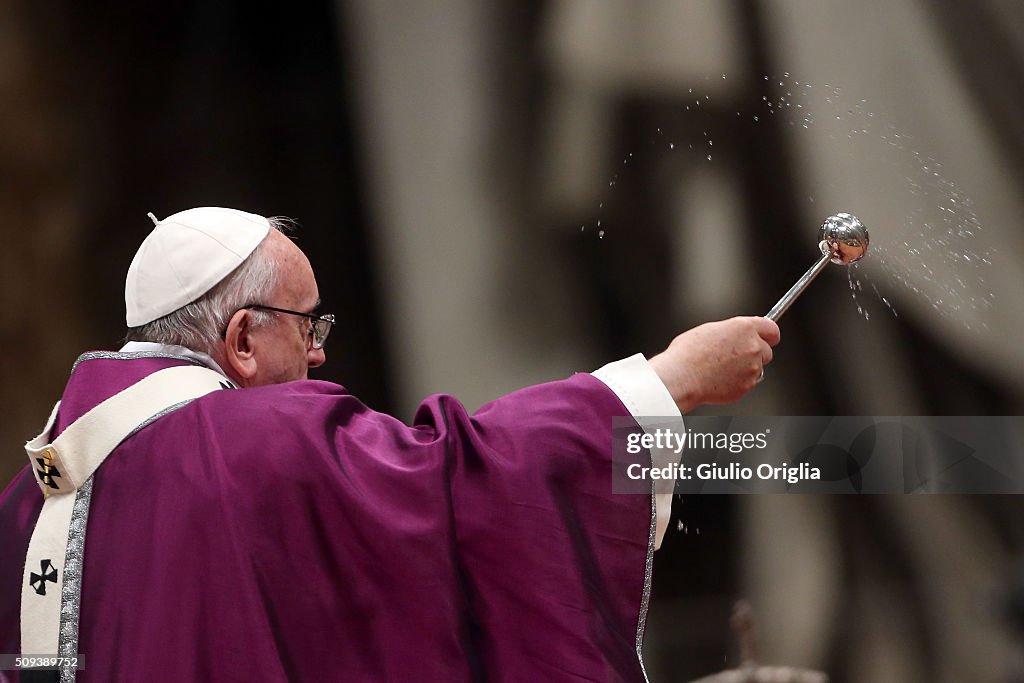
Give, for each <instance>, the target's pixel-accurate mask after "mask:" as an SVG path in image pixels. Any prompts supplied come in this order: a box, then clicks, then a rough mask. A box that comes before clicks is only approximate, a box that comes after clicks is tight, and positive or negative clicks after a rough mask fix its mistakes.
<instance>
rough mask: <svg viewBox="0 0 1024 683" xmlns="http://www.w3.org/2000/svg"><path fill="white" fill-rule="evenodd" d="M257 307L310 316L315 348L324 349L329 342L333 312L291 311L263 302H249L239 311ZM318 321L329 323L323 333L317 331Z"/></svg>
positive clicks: (264, 309)
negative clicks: (320, 313) (319, 313)
mask: <svg viewBox="0 0 1024 683" xmlns="http://www.w3.org/2000/svg"><path fill="white" fill-rule="evenodd" d="M250 308H253V309H256V310H258V311H273V312H274V313H287V314H289V315H297V316H299V317H302V318H308V319H309V322H310V327H309V335H310V336H311V337H312V338H313V348H314V349H322V348H324V344H325V343H327V335H329V334H330V333H331V328H332V327H334V315H332V314H331V313H325V314H323V315H317V314H316V313H303V312H301V311H290V310H288V309H287V308H277V307H275V306H265V305H263V304H249V305H248V306H242V307H241V308H239V309H238V310H239V311H244V310H246V309H250ZM317 323H327V327H326V329H324V331H323V332H322V333H320V332H318V331H317V327H318V325H317Z"/></svg>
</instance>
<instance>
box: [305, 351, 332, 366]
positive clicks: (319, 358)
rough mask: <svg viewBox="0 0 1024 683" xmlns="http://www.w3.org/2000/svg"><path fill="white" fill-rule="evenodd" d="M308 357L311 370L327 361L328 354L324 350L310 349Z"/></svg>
mask: <svg viewBox="0 0 1024 683" xmlns="http://www.w3.org/2000/svg"><path fill="white" fill-rule="evenodd" d="M306 357H307V359H308V362H309V367H311V368H318V367H320V366H321V365H323V364H324V363H325V362H326V361H327V354H326V353H324V350H323V349H310V350H309V353H308V354H306Z"/></svg>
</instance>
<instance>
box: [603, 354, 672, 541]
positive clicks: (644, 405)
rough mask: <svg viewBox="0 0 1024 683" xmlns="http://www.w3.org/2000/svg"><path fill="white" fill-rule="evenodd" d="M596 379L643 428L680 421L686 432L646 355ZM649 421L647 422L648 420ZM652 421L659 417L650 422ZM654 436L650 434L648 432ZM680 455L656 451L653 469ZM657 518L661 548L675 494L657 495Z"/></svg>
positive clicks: (612, 366) (613, 366)
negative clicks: (602, 383)
mask: <svg viewBox="0 0 1024 683" xmlns="http://www.w3.org/2000/svg"><path fill="white" fill-rule="evenodd" d="M591 374H593V375H594V377H596V378H598V379H599V380H601V381H602V382H604V384H605V385H607V387H608V388H609V389H611V390H612V391H613V392H615V395H616V396H618V397H619V400H620V401H622V403H623V405H625V406H626V409H627V410H629V413H630V415H632V416H633V418H634V419H635V420H636V421H637V423H638V424H639V425H640V427H641V428H642V429H643V430H644V431H645V432H648V426H651V427H652V428H653V426H654V425H655V423H657V426H658V427H661V428H664V427H665V426H666V418H668V422H670V423H671V422H672V421H673V420H678V421H679V422H678V424H677V425H671V426H672V427H673V430H674V431H676V433H678V434H682V433H684V430H683V416H682V414H681V413H680V412H679V408H678V407H677V406H676V402H675V401H673V400H672V395H671V394H669V393H668V389H667V388H666V387H665V385H664V383H663V382H662V381H661V378H659V377H658V375H657V373H656V372H654V368H652V367H651V365H650V363H648V362H647V359H646V358H644V356H643V354H640V353H638V354H636V355H634V356H630V357H629V358H624V359H623V360H619V361H615V362H614V363H608V365H605V366H604V367H602V368H600V369H599V370H595V371H594V372H593V373H591ZM645 418H646V419H645ZM649 418H658V419H657V420H650V419H649ZM648 433H650V432H648ZM679 458H680V454H679V453H676V452H675V451H674V450H673V449H671V448H652V449H651V465H652V466H653V467H659V468H661V467H666V466H668V465H669V464H671V463H672V462H679ZM654 507H655V516H656V518H657V524H656V533H655V537H654V548H655V550H657V549H658V548H660V547H661V541H662V539H663V538H665V531H666V530H667V529H668V520H669V517H671V516H672V494H671V493H659V494H657V495H655V496H654Z"/></svg>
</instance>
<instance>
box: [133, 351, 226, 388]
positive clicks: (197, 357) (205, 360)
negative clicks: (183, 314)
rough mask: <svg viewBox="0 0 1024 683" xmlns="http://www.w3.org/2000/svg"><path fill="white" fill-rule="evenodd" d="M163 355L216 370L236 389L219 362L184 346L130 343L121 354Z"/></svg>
mask: <svg viewBox="0 0 1024 683" xmlns="http://www.w3.org/2000/svg"><path fill="white" fill-rule="evenodd" d="M142 352H145V353H161V354H166V355H168V356H180V357H181V358H188V359H189V360H194V361H196V362H197V363H200V364H201V365H205V366H206V367H208V368H210V369H211V370H215V371H217V372H219V373H220V374H222V375H224V377H225V378H226V379H227V380H228V381H229V382H231V384H233V385H234V386H235V387H236V388H237V387H238V385H237V384H235V382H234V380H232V379H231V378H230V377H228V376H227V373H225V372H224V370H222V369H221V367H220V366H219V365H217V361H215V360H214V359H213V358H211V357H210V356H209V355H207V354H205V353H202V352H200V351H193V350H192V349H189V348H186V347H184V346H178V345H177V344H160V343H158V342H144V341H130V342H128V343H127V344H125V345H124V346H122V347H121V353H142Z"/></svg>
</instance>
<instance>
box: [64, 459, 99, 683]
mask: <svg viewBox="0 0 1024 683" xmlns="http://www.w3.org/2000/svg"><path fill="white" fill-rule="evenodd" d="M91 500H92V477H89V479H88V480H87V481H86V482H85V483H84V484H82V486H81V488H79V489H78V492H77V493H76V494H75V504H74V506H73V507H72V509H71V524H70V526H69V527H68V546H67V554H66V555H65V559H64V584H63V586H62V587H61V593H60V634H59V635H58V637H57V654H58V655H59V656H61V657H77V656H78V617H79V610H80V608H81V597H82V562H83V560H84V558H85V529H86V525H87V523H88V521H89V503H90V501H91ZM60 680H61V683H74V681H75V668H74V667H71V666H67V667H62V668H61V670H60Z"/></svg>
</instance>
